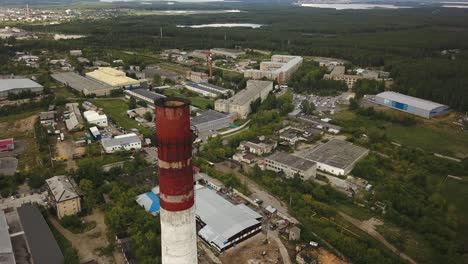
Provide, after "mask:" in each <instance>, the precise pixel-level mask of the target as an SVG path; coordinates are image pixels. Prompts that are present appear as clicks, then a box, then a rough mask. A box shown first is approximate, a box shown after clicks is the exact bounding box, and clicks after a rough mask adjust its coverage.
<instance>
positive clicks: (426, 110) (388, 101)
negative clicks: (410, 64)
mask: <svg viewBox="0 0 468 264" xmlns="http://www.w3.org/2000/svg"><path fill="white" fill-rule="evenodd" d="M375 102H376V103H378V104H380V105H384V106H388V107H391V108H393V109H396V110H400V111H403V112H406V113H409V114H413V115H417V116H420V117H424V118H427V119H430V118H432V117H434V116H438V115H443V114H446V113H448V111H449V107H448V106H446V105H443V104H439V103H435V102H431V101H427V100H424V99H420V98H416V97H413V96H409V95H405V94H401V93H395V92H389V91H388V92H383V93H379V94H378V95H376V96H375Z"/></svg>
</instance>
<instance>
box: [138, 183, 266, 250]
mask: <svg viewBox="0 0 468 264" xmlns="http://www.w3.org/2000/svg"><path fill="white" fill-rule="evenodd" d="M158 194H159V187H158V186H157V187H155V188H154V189H153V190H152V191H151V192H148V193H144V194H141V195H139V196H138V197H137V199H136V201H137V203H138V204H139V205H140V206H142V207H144V208H145V210H146V211H148V212H150V213H152V214H153V215H154V214H156V212H159V207H160V204H159V198H158V196H157V195H158ZM195 208H196V210H195V214H196V215H197V217H198V218H200V219H201V221H202V222H203V223H205V224H206V225H205V226H204V227H203V228H202V229H201V230H200V231H199V233H198V235H200V236H201V237H203V239H205V240H206V241H209V242H213V243H215V244H216V245H217V246H218V247H219V248H220V249H223V248H224V247H226V246H228V244H226V243H227V241H228V239H230V238H231V237H232V236H234V235H236V234H237V233H239V232H241V231H243V230H245V229H247V228H249V227H252V226H255V225H257V224H259V223H260V222H259V221H258V220H257V219H260V218H262V216H261V215H260V214H258V213H257V212H255V211H254V210H252V209H250V208H249V207H247V206H246V205H244V204H238V205H234V204H232V203H230V202H229V201H227V200H226V199H224V198H223V197H222V196H220V195H218V194H217V193H216V191H214V190H211V189H209V188H206V187H204V186H201V185H196V186H195ZM153 210H154V212H153Z"/></svg>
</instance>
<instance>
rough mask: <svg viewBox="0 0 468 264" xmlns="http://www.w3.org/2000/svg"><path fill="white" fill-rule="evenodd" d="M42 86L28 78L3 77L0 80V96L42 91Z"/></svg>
mask: <svg viewBox="0 0 468 264" xmlns="http://www.w3.org/2000/svg"><path fill="white" fill-rule="evenodd" d="M43 90H44V87H42V85H40V84H38V83H37V82H35V81H32V80H30V79H3V80H0V98H6V97H8V94H20V93H25V92H30V93H33V94H39V93H42V91H43Z"/></svg>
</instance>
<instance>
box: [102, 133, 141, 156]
mask: <svg viewBox="0 0 468 264" xmlns="http://www.w3.org/2000/svg"><path fill="white" fill-rule="evenodd" d="M101 144H102V147H103V148H104V151H105V152H106V153H114V152H116V151H120V150H136V149H141V140H140V138H139V137H138V136H137V135H136V134H135V133H130V134H126V135H120V136H115V137H113V138H103V139H102V140H101Z"/></svg>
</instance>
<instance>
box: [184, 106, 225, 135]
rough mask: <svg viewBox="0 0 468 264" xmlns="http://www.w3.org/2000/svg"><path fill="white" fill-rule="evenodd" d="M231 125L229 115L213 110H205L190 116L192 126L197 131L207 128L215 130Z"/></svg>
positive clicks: (200, 131) (206, 129) (207, 129)
mask: <svg viewBox="0 0 468 264" xmlns="http://www.w3.org/2000/svg"><path fill="white" fill-rule="evenodd" d="M230 125H231V117H229V116H228V115H225V114H223V113H220V112H216V111H214V110H211V109H209V110H206V111H203V112H201V113H200V114H199V115H197V116H195V117H193V118H192V126H193V127H195V128H196V129H197V132H198V133H203V132H206V131H209V130H212V131H216V130H219V129H223V128H226V127H229V126H230Z"/></svg>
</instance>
